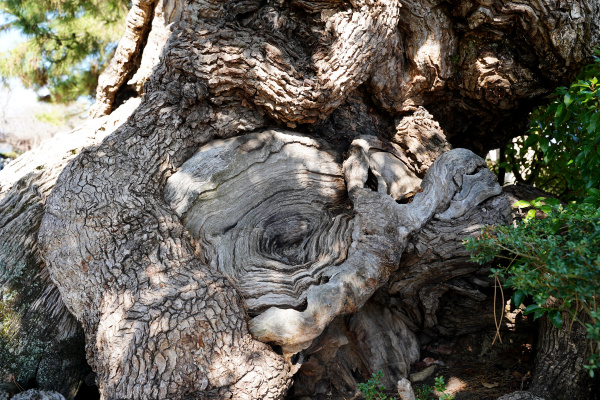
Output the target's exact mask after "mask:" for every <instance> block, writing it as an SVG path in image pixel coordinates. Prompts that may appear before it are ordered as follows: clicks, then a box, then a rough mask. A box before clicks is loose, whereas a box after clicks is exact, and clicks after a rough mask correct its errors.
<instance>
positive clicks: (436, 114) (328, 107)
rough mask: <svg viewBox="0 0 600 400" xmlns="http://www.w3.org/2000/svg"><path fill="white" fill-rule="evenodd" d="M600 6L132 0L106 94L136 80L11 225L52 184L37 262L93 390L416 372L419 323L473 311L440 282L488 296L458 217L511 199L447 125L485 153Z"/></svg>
mask: <svg viewBox="0 0 600 400" xmlns="http://www.w3.org/2000/svg"><path fill="white" fill-rule="evenodd" d="M599 8H600V6H599V5H598V3H597V2H596V1H592V0H580V1H573V2H564V4H563V3H561V4H558V3H557V2H550V1H542V0H531V1H528V2H521V3H519V4H517V3H513V2H509V1H498V2H493V3H491V2H489V1H483V0H482V1H469V2H463V1H450V2H439V1H434V0H431V1H429V0H422V1H416V0H414V1H412V0H411V1H408V0H400V1H399V0H377V1H376V0H354V1H348V2H345V1H341V0H339V1H338V0H331V1H300V0H294V1H290V2H283V1H277V2H276V1H259V0H256V1H254V0H247V1H219V0H195V1H188V2H182V1H177V0H162V1H140V2H134V7H133V9H132V11H131V13H130V16H129V17H128V30H127V32H126V34H125V39H124V40H123V41H122V42H121V44H120V46H119V49H118V51H117V57H116V58H115V60H114V61H113V62H112V63H111V67H110V68H109V69H108V70H107V72H106V73H105V74H104V76H103V78H102V80H101V83H100V87H99V89H98V102H97V105H96V106H95V108H94V114H95V115H103V114H106V113H109V112H110V111H111V109H112V108H113V107H115V106H116V105H118V104H119V103H120V102H121V101H122V98H123V96H125V94H126V92H127V86H128V85H129V86H132V87H134V89H135V90H137V91H139V92H141V93H143V97H142V99H141V103H140V105H139V107H137V109H136V110H135V111H134V112H133V114H132V115H131V117H130V118H129V119H128V120H127V121H126V122H125V123H124V124H123V125H122V126H121V127H120V128H119V129H117V130H116V131H115V132H113V133H111V134H110V135H109V136H107V137H106V138H105V139H103V140H102V142H100V141H99V140H96V141H94V140H90V141H89V142H88V143H87V144H86V145H87V148H85V149H83V151H81V154H79V155H78V156H77V157H76V158H75V159H74V160H73V161H71V162H70V163H69V164H68V166H66V168H64V170H63V172H62V173H61V176H60V178H59V179H58V181H57V182H56V186H55V187H54V189H53V190H52V193H50V194H48V193H49V190H50V188H51V186H52V183H53V182H54V179H55V178H54V177H49V176H45V175H44V176H43V177H42V178H40V179H42V182H43V183H44V185H45V186H44V190H43V191H42V193H43V195H39V196H38V197H36V200H35V202H36V203H35V204H37V208H36V210H35V215H32V219H31V221H32V225H31V229H29V231H28V232H27V234H25V235H24V236H23V239H19V240H17V241H15V242H14V243H21V242H27V240H28V239H27V238H30V237H32V236H34V237H35V233H36V232H37V228H38V224H39V220H40V218H41V216H42V209H41V207H42V205H43V204H44V202H45V201H46V198H48V201H47V203H46V208H45V214H44V219H43V222H42V223H41V227H40V236H39V238H40V242H39V243H40V246H41V250H42V254H43V260H44V262H45V265H44V262H42V260H40V258H39V254H38V249H37V242H35V241H30V242H27V243H29V244H30V245H29V247H28V250H27V252H28V253H27V254H33V255H35V257H37V258H35V259H34V260H33V261H32V262H29V263H28V265H29V266H28V268H29V269H28V271H33V272H31V274H33V275H31V276H35V273H37V272H36V271H45V269H44V268H45V267H47V268H48V271H49V274H50V275H49V276H50V277H51V278H52V280H53V282H54V283H55V285H56V287H57V288H58V290H59V291H60V295H61V298H62V300H63V301H64V304H65V305H66V307H67V308H68V310H69V311H70V312H71V313H72V314H73V315H74V316H75V318H76V319H77V320H78V321H79V322H80V323H81V324H82V325H83V330H84V332H85V339H86V350H87V359H88V362H89V363H90V365H91V366H92V368H93V369H94V370H95V371H96V372H97V374H98V378H97V383H98V386H99V388H100V391H101V394H102V396H103V397H104V398H106V399H116V398H144V399H145V398H186V397H197V398H215V397H216V398H257V399H258V398H280V397H282V396H283V395H284V394H285V392H286V391H287V389H288V387H289V386H290V385H291V382H292V376H293V375H294V374H295V373H296V372H297V370H298V369H300V370H301V373H299V374H298V375H297V376H298V379H297V382H298V386H297V389H298V391H299V392H302V390H304V391H306V392H308V391H310V390H313V391H314V392H318V391H319V390H321V389H319V387H322V386H323V385H324V384H327V382H330V383H331V384H332V385H334V386H335V387H336V388H337V389H338V391H339V392H340V393H350V392H352V391H354V389H355V385H356V375H355V374H353V373H354V372H356V371H357V370H358V371H359V374H361V375H363V376H367V375H368V374H369V373H370V372H372V371H373V370H376V369H378V368H379V367H380V366H382V365H383V366H385V368H386V371H385V372H386V377H389V379H390V380H391V379H394V381H392V382H391V383H394V384H395V381H397V380H398V379H399V378H401V377H405V376H406V374H407V372H408V368H409V366H410V364H411V363H412V362H413V361H415V360H416V358H417V357H418V345H417V342H416V339H415V335H414V333H413V330H414V329H417V328H419V329H429V330H433V331H435V330H437V331H438V332H442V333H444V334H451V333H452V332H456V333H460V332H461V331H460V329H463V330H464V329H467V330H468V329H470V328H469V327H465V326H464V325H462V324H460V323H457V322H456V321H452V318H446V320H442V319H441V318H440V317H439V315H440V313H439V312H438V309H439V304H440V303H439V299H440V296H442V295H443V294H444V293H459V294H460V295H461V296H467V297H469V296H470V297H471V298H475V299H477V298H481V296H480V294H478V287H479V286H481V285H485V284H486V283H485V280H484V279H481V278H482V276H481V275H478V272H477V271H478V268H477V267H475V266H473V265H472V264H469V263H467V262H466V257H467V256H466V254H464V251H463V250H462V248H461V245H460V243H461V240H462V238H463V237H462V236H461V235H465V236H466V235H471V234H475V233H476V232H477V231H478V229H479V227H480V226H481V224H483V223H496V222H507V218H508V217H507V211H506V210H507V209H509V207H508V206H507V204H508V200H507V198H506V197H503V196H497V197H493V198H491V199H489V200H486V199H488V197H490V196H492V195H495V194H498V188H497V185H496V184H495V183H494V182H493V179H491V174H490V172H489V171H487V169H485V165H484V163H483V162H482V160H481V159H480V158H478V157H477V156H475V155H474V154H473V153H471V152H468V151H466V150H453V151H451V152H447V153H445V154H444V155H441V156H440V154H441V153H443V152H444V151H446V150H449V148H450V146H449V145H448V143H447V140H446V137H448V139H449V140H450V141H451V142H453V143H454V144H468V145H469V147H470V148H471V149H473V150H475V151H477V152H482V151H483V150H485V149H487V148H489V147H491V146H493V145H494V142H495V141H498V140H501V139H504V138H506V137H507V136H509V135H511V134H515V133H516V132H518V129H519V126H520V125H519V124H520V123H521V122H522V121H523V120H524V119H523V117H524V116H525V115H526V114H527V112H528V111H529V110H530V108H531V103H532V102H535V101H536V100H537V99H538V98H540V96H541V95H542V94H544V93H546V92H547V91H548V90H549V89H551V86H552V85H555V84H556V83H558V82H560V81H562V80H563V79H567V78H569V77H570V76H572V73H573V72H574V71H575V70H576V69H577V68H578V66H579V65H580V64H581V63H582V62H584V61H585V59H586V57H587V56H589V54H590V52H591V48H592V47H593V45H594V44H596V43H598V42H599V41H598V38H599V35H600V33H599V32H600V31H599V30H598V23H599V22H598V21H599V20H600V19H599V18H598V16H599V15H600V9H599ZM150 25H151V26H150ZM142 47H144V51H143V54H142V52H141V49H142ZM159 51H162V55H161V57H160V58H159V57H158V56H157V54H158V52H159ZM423 107H424V108H423ZM425 108H426V109H428V110H429V112H431V113H432V114H433V115H431V114H429V113H428V112H427V111H425ZM113 114H114V112H113ZM436 120H437V121H438V122H439V124H438V122H436ZM440 125H441V127H440ZM283 127H287V129H288V130H285V129H283ZM508 127H510V128H508ZM292 128H293V129H294V132H290V131H289V129H292ZM442 128H444V131H445V134H444V131H442ZM511 129H512V130H511ZM483 135H485V140H486V143H484V142H483V141H482V140H480V139H483V138H484V136H483ZM232 137H233V138H232ZM82 146H84V144H82ZM61 154H62V153H61ZM194 154H196V155H195V156H194ZM215 154H216V155H218V156H217V157H216V158H215V159H211V158H210V157H213V156H215ZM223 155H225V156H223ZM192 156H193V157H192ZM221 156H223V157H222V158H220V159H219V157H221ZM434 159H438V160H437V161H436V163H435V164H433V167H431V168H430V166H431V164H432V162H433V160H434ZM194 160H195V161H194ZM67 161H68V160H65V161H64V162H63V163H62V164H61V163H60V162H55V163H54V164H52V168H51V169H50V170H51V172H52V174H54V176H55V175H56V174H57V173H58V172H59V171H60V170H61V169H62V168H63V166H64V164H66V162H67ZM194 162H196V164H194ZM28 165H29V164H28ZM236 168H237V170H236ZM29 169H32V168H29ZM44 171H46V170H45V169H44V168H42V172H43V173H45V172H44ZM426 174H427V175H426ZM253 179H255V180H256V181H253ZM421 179H423V181H422V182H420V180H421ZM20 182H21V183H20V184H21V185H23V184H25V182H26V181H25V180H21V181H20ZM192 183H193V185H192ZM250 183H254V184H255V186H251V185H250ZM188 184H189V185H188ZM261 185H262V186H261ZM418 186H420V188H419V187H418ZM15 187H18V185H15ZM278 189H281V190H278ZM421 189H422V192H420V193H416V194H415V192H419V190H421ZM14 196H17V192H15V194H14ZM48 196H49V197H48ZM186 196H187V197H186ZM211 196H212V197H211ZM279 196H282V197H279ZM15 198H16V197H15ZM6 199H8V197H5V198H4V199H3V200H2V201H3V202H2V206H3V207H4V205H5V204H8V203H9V201H11V200H6ZM399 203H401V204H399ZM7 207H8V206H7ZM261 207H262V208H261ZM194 212H195V213H196V214H194ZM17 216H18V215H17ZM269 217H272V218H271V219H269ZM23 218H24V217H23ZM6 227H7V228H6V230H5V231H3V232H6V235H8V236H7V237H11V235H14V232H16V231H15V230H14V229H12V228H8V225H6ZM3 229H4V228H3ZM188 231H189V232H188ZM440 236H441V238H440ZM437 240H440V242H436V241H437ZM442 244H443V245H442ZM13 247H15V246H13ZM405 250H406V251H405ZM403 253H405V255H404V256H403ZM13 254H16V253H14V251H12V250H11V251H8V252H5V253H3V254H1V255H2V260H6V259H10V257H12V255H13ZM20 257H23V256H20ZM402 257H404V258H402ZM5 263H6V262H5ZM3 267H4V268H3V269H4V270H7V271H11V270H14V268H12V267H11V264H9V263H6V266H3ZM399 267H400V268H399ZM34 272H35V273H34ZM44 273H45V272H42V273H41V274H40V277H42V278H35V279H42V281H41V287H43V288H44V290H49V291H50V292H52V291H54V292H53V293H55V290H56V289H53V287H52V285H51V284H50V283H48V282H47V280H43V277H44V276H46V275H44ZM28 276H29V275H28ZM484 276H485V275H484ZM388 282H389V283H388ZM378 289H379V291H378ZM41 293H43V291H42V292H41ZM373 294H375V296H374V297H372V295H373ZM36 296H37V295H36ZM40 296H41V295H40ZM42 297H43V296H42ZM370 299H371V300H370ZM382 299H385V300H383V301H382ZM387 302H389V304H386V303H387ZM54 304H57V305H58V304H60V303H57V302H54ZM390 305H391V307H390ZM11 307H13V305H12V304H11ZM60 307H62V305H60ZM60 309H61V310H62V311H61V312H64V308H60ZM351 313H353V314H351ZM49 315H52V314H49ZM65 315H66V314H65ZM65 318H66V319H69V318H70V317H67V316H65ZM69 321H71V323H72V320H71V319H69ZM65 326H66V323H65ZM374 327H375V328H374ZM376 331H382V332H386V333H388V335H387V336H386V337H377V335H375V333H377V332H376ZM57 337H59V336H54V338H57ZM53 340H55V339H53ZM261 341H262V342H269V343H270V344H271V345H272V346H273V347H275V348H278V347H279V348H281V350H282V353H283V354H278V353H277V352H276V351H275V350H274V349H273V348H272V347H271V346H269V345H267V344H264V343H261ZM275 345H276V346H275ZM390 348H391V349H393V351H387V352H386V351H385V350H388V349H390ZM294 354H296V355H294ZM332 371H339V372H340V374H339V375H338V378H334V377H333V372H332ZM76 380H77V379H76V378H75V379H74V380H73V382H75V381H76Z"/></svg>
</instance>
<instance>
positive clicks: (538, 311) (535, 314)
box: [533, 307, 547, 320]
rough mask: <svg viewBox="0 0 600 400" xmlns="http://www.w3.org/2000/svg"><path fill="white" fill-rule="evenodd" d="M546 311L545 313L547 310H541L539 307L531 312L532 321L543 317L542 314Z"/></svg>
mask: <svg viewBox="0 0 600 400" xmlns="http://www.w3.org/2000/svg"><path fill="white" fill-rule="evenodd" d="M546 311H547V310H546V309H545V308H541V307H540V308H538V309H536V310H535V311H534V312H533V319H534V320H536V319H538V318H539V317H541V316H542V315H544V313H545V312H546Z"/></svg>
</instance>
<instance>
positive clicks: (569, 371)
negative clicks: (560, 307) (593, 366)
mask: <svg viewBox="0 0 600 400" xmlns="http://www.w3.org/2000/svg"><path fill="white" fill-rule="evenodd" d="M563 319H564V321H565V325H566V326H565V327H564V328H563V329H560V330H559V329H556V328H555V327H554V326H553V325H552V324H551V323H550V320H549V319H548V317H547V316H544V317H542V318H541V322H540V329H539V332H540V335H539V337H538V345H537V357H536V360H535V365H536V370H535V377H534V379H533V381H532V382H531V387H530V389H529V390H530V391H531V392H532V393H534V394H536V395H538V396H541V397H544V398H546V399H556V400H572V399H592V398H593V397H592V396H593V394H594V393H597V390H598V381H597V380H596V382H595V383H596V385H595V386H596V387H595V388H594V387H592V385H593V382H592V378H590V376H589V373H588V371H587V370H586V369H585V368H584V365H585V364H587V360H588V358H589V357H590V356H591V355H592V354H593V353H594V351H595V349H594V346H595V344H593V343H590V341H589V339H587V338H586V336H587V332H586V329H585V327H584V326H582V325H580V324H578V323H575V324H573V325H571V324H570V323H571V321H572V320H571V318H570V317H569V316H568V314H567V313H563Z"/></svg>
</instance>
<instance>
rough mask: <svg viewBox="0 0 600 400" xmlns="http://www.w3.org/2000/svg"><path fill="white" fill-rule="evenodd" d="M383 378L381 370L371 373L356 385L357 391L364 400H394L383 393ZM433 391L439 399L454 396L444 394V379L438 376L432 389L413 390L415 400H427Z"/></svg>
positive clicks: (450, 398)
mask: <svg viewBox="0 0 600 400" xmlns="http://www.w3.org/2000/svg"><path fill="white" fill-rule="evenodd" d="M382 378H383V372H382V371H381V370H379V371H377V372H375V373H373V375H372V378H371V379H369V380H368V381H367V382H365V383H359V384H358V390H360V392H361V393H362V395H363V396H364V398H365V399H366V400H395V399H396V398H395V397H388V396H387V395H386V394H385V393H384V391H385V386H383V385H382V384H381V379H382ZM434 391H436V392H438V393H440V395H439V397H438V398H439V399H442V400H452V399H454V396H453V395H451V394H449V393H446V382H444V377H443V376H440V377H438V378H435V384H434V386H433V387H431V386H429V385H421V387H420V388H417V389H416V390H415V398H416V400H428V399H429V396H431V395H433V394H434Z"/></svg>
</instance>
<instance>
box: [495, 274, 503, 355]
mask: <svg viewBox="0 0 600 400" xmlns="http://www.w3.org/2000/svg"><path fill="white" fill-rule="evenodd" d="M494 279H495V280H496V284H495V285H494V324H495V325H496V334H495V335H494V340H492V346H493V345H494V343H496V338H498V340H499V341H500V343H502V337H501V336H500V326H501V325H502V318H504V291H503V290H502V285H501V284H500V280H499V279H498V276H497V275H495V276H494ZM498 287H500V293H501V294H502V314H501V316H500V321H499V322H498V317H497V316H496V297H497V296H496V292H497V288H498Z"/></svg>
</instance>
